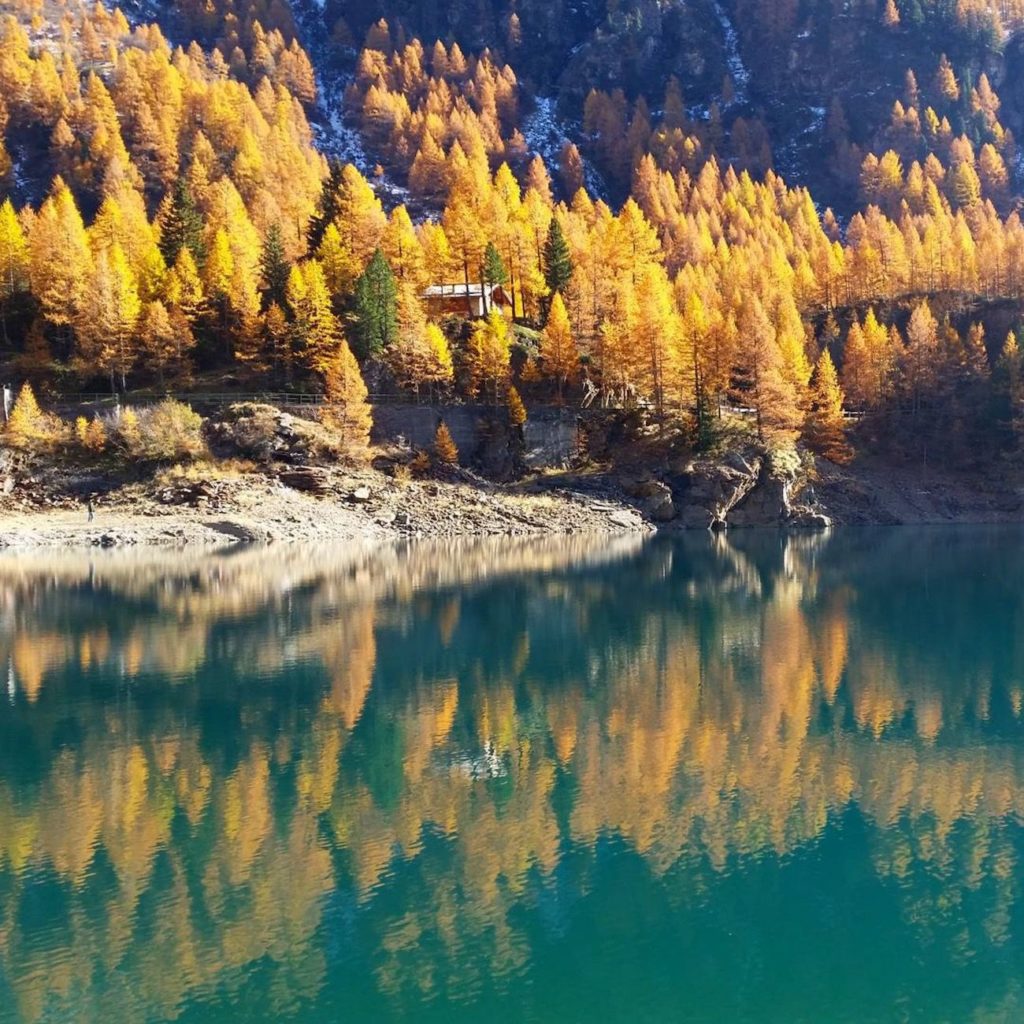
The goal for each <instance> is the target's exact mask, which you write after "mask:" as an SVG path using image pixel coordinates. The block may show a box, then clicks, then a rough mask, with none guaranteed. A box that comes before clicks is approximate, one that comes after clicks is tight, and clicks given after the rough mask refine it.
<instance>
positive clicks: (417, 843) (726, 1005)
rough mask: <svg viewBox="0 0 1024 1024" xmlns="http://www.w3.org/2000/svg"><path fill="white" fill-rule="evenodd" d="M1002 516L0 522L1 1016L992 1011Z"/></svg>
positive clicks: (1002, 947) (1010, 934)
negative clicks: (366, 542) (253, 524)
mask: <svg viewBox="0 0 1024 1024" xmlns="http://www.w3.org/2000/svg"><path fill="white" fill-rule="evenodd" d="M1022 715H1024V531H1022V530H1019V529H1004V528H1000V529H996V528H992V529H989V528H973V529H966V528H964V529H939V528H933V529H926V530H909V529H904V530H883V529H875V530H864V531H847V532H836V533H833V534H831V535H814V536H794V537H789V538H786V537H783V536H781V535H777V534H775V533H767V532H766V533H761V532H750V533H746V534H742V533H734V534H732V535H730V536H729V537H728V538H726V537H717V538H710V537H705V536H700V537H693V538H686V539H683V540H669V539H653V540H641V539H638V538H618V539H608V538H595V539H574V540H568V541H564V540H558V541H554V540H553V541H541V542H523V543H513V542H510V541H502V542H497V543H493V542H478V543H469V544H447V545H422V546H414V547H409V548H403V549H384V550H373V549H366V550H353V549H338V550H322V549H317V550H313V549H301V548H300V549H291V548H281V549H278V550H271V551H255V550H253V551H249V550H245V551H239V552H234V553H230V554H222V555H216V556H211V555H202V554H171V553H168V554H158V555H149V556H143V555H139V554H135V555H133V554H129V553H124V554H118V553H112V554H102V555H101V554H97V555H94V556H88V555H75V554H56V555H46V554H38V553H37V554H33V555H31V556H28V555H26V556H23V557H22V556H13V555H7V556H2V557H0V1022H3V1024H8V1022H11V1024H14V1022H16V1024H35V1022H70V1024H79V1022H82V1024H85V1022H88V1024H93V1022H96V1024H100V1022H103V1024H107V1022H114V1024H117V1022H131V1024H136V1022H149V1021H153V1022H155V1021H170V1020H177V1021H181V1022H183V1024H213V1022H240V1024H241V1022H245V1024H262V1022H268V1024H269V1022H274V1024H280V1022H286V1021H299V1022H304V1024H306V1022H309V1024H327V1022H332V1024H333V1022H339V1024H340V1022H378V1021H380V1022H389V1021H415V1022H446V1024H447V1022H453V1024H463V1022H466V1024H468V1022H474V1024H475V1022H490V1024H505V1022H512V1024H515V1022H520V1021H522V1022H545V1024H546V1022H551V1024H566V1022H576V1021H579V1022H593V1021H607V1022H614V1024H618V1022H631V1024H633V1022H652V1024H654V1022H657V1024H664V1022H675V1021H680V1022H691V1021H692V1022H716V1024H717V1022H733V1021H736V1022H747V1021H749V1022H757V1024H762V1022H766V1024H775V1022H778V1024H799V1022H808V1024H812V1022H813V1024H819V1022H851V1024H854V1022H856V1024H866V1022H876V1021H877V1022H889V1021H892V1022H902V1021H923V1022H929V1024H930V1022H951V1024H962V1022H984V1024H994V1022H1003V1021H1006V1022H1012V1021H1020V1020H1024V900H1022V895H1021V887H1022V884H1024V857H1022V855H1024V829H1022V813H1024V720H1022Z"/></svg>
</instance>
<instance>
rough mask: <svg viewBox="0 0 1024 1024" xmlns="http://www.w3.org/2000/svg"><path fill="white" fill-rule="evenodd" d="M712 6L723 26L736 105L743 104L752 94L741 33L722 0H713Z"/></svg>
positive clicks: (726, 58)
mask: <svg viewBox="0 0 1024 1024" xmlns="http://www.w3.org/2000/svg"><path fill="white" fill-rule="evenodd" d="M711 8H712V10H714V12H715V17H716V18H717V19H718V24H719V25H721V26H722V38H723V39H724V41H725V65H726V67H727V68H728V69H729V77H730V78H731V79H732V84H733V88H734V98H733V105H734V106H742V105H743V104H744V103H746V102H747V100H748V98H749V94H750V70H749V68H748V67H747V65H746V64H744V63H743V55H742V54H741V53H740V34H739V32H737V31H736V26H735V25H734V24H733V23H732V19H731V18H730V17H729V12H728V11H727V10H726V9H725V8H724V7H723V6H722V0H711Z"/></svg>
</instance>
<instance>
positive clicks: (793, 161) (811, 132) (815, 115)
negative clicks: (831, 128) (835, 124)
mask: <svg viewBox="0 0 1024 1024" xmlns="http://www.w3.org/2000/svg"><path fill="white" fill-rule="evenodd" d="M806 118H807V119H806V123H805V125H804V127H803V128H802V129H801V130H800V131H798V132H796V133H795V134H794V135H792V136H791V137H790V139H789V141H788V142H787V143H786V145H785V146H782V147H780V148H779V149H778V150H776V151H775V153H774V154H773V160H772V163H773V164H774V167H775V172H776V173H777V174H779V175H781V176H782V177H783V178H785V179H786V180H787V181H805V180H806V177H807V175H806V171H807V167H808V165H809V164H810V162H811V161H812V160H815V159H818V158H820V153H821V143H822V138H823V135H824V130H825V108H824V107H807V110H806Z"/></svg>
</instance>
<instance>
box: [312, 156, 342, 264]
mask: <svg viewBox="0 0 1024 1024" xmlns="http://www.w3.org/2000/svg"><path fill="white" fill-rule="evenodd" d="M344 170H345V165H344V164H343V163H341V162H340V161H338V160H332V161H331V163H330V173H329V174H328V176H327V179H326V180H325V181H324V183H323V185H322V186H321V187H320V201H319V202H318V203H317V212H316V213H315V214H314V215H313V217H312V218H310V221H309V227H308V229H307V231H306V237H307V239H308V241H309V251H310V252H314V251H316V250H317V249H319V248H320V243H321V242H322V241H323V240H324V232H325V231H326V230H327V225H328V224H330V223H331V222H332V221H333V220H334V218H335V217H337V216H338V196H339V195H340V194H341V188H342V181H343V179H342V173H343V172H344Z"/></svg>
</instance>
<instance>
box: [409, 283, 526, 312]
mask: <svg viewBox="0 0 1024 1024" xmlns="http://www.w3.org/2000/svg"><path fill="white" fill-rule="evenodd" d="M423 302H424V304H425V305H426V307H427V315H428V316H430V317H433V318H434V319H438V318H440V317H442V316H447V315H449V314H454V315H455V316H468V317H470V318H471V319H474V320H479V319H480V318H482V317H485V316H487V314H488V313H489V312H490V311H491V310H492V309H497V310H500V311H501V312H502V313H503V314H504V315H505V316H511V315H512V299H511V297H510V296H509V294H508V292H506V291H505V289H504V288H502V287H501V285H500V284H495V285H491V284H473V283H472V282H471V283H470V284H468V285H466V284H435V285H431V286H430V287H429V288H428V289H427V290H426V291H425V292H424V293H423Z"/></svg>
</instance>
